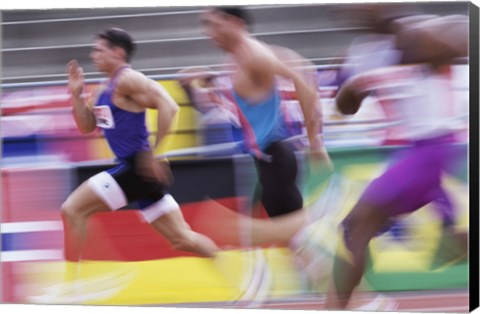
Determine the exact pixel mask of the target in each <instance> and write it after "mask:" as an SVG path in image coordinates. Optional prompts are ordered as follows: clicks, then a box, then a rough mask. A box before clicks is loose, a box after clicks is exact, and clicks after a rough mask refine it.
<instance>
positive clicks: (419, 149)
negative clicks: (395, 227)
mask: <svg viewBox="0 0 480 314" xmlns="http://www.w3.org/2000/svg"><path fill="white" fill-rule="evenodd" d="M454 144H455V138H454V136H453V135H446V136H441V137H437V138H432V139H428V140H421V141H416V142H414V143H413V145H412V147H410V148H408V149H407V150H406V151H403V152H402V157H401V158H400V159H399V160H398V161H397V162H396V163H394V164H393V165H391V166H390V167H389V168H388V169H387V170H386V171H385V172H384V173H383V174H382V175H381V176H380V177H378V178H377V179H375V180H373V181H372V182H371V183H370V184H369V185H368V187H367V188H366V190H365V191H364V193H363V195H362V196H361V198H360V202H362V203H364V204H365V203H367V204H370V205H372V206H375V207H376V208H381V209H382V210H386V211H388V212H387V213H388V214H389V216H397V215H401V214H407V213H411V212H414V211H416V210H417V209H419V208H421V207H423V206H425V205H426V204H428V203H430V202H432V201H438V202H439V203H441V204H442V205H444V206H439V209H440V211H442V212H441V213H440V214H441V215H442V216H443V218H444V219H449V217H450V218H451V217H452V215H453V212H452V211H453V209H452V206H451V204H450V202H449V201H448V199H447V200H445V198H446V194H445V192H444V191H443V189H442V187H441V176H442V173H443V172H444V171H448V170H451V168H452V167H454V166H455V164H457V163H458V161H459V158H460V156H461V154H460V150H459V149H458V147H457V145H454ZM445 205H446V206H445Z"/></svg>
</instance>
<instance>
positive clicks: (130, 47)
mask: <svg viewBox="0 0 480 314" xmlns="http://www.w3.org/2000/svg"><path fill="white" fill-rule="evenodd" d="M96 37H97V38H100V39H105V40H106V41H108V43H109V45H110V46H111V47H120V48H122V49H123V50H125V54H126V57H125V58H126V61H127V62H130V58H131V57H132V55H133V53H134V52H135V44H134V43H133V40H132V37H131V36H130V34H129V33H128V32H127V31H125V30H123V29H121V28H117V27H112V28H108V29H106V30H104V31H103V32H101V33H98V34H97V35H96Z"/></svg>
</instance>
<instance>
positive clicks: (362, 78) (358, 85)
mask: <svg viewBox="0 0 480 314" xmlns="http://www.w3.org/2000/svg"><path fill="white" fill-rule="evenodd" d="M367 79H368V78H367V76H366V75H365V74H359V75H355V76H353V77H351V78H349V79H348V80H347V81H346V82H345V83H344V84H343V85H342V87H341V88H340V90H339V91H338V92H337V96H336V97H335V103H336V106H337V110H338V111H339V112H341V113H342V114H347V115H349V114H355V113H357V111H358V109H360V105H361V104H362V101H363V99H365V98H366V97H367V96H368V94H369V92H368V91H366V86H365V82H366V80H367Z"/></svg>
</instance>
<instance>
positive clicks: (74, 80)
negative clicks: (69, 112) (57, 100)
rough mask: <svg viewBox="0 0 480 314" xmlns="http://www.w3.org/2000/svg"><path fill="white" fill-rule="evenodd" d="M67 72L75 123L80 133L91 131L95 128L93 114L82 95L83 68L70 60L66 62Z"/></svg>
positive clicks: (75, 61)
mask: <svg viewBox="0 0 480 314" xmlns="http://www.w3.org/2000/svg"><path fill="white" fill-rule="evenodd" d="M67 73H68V89H69V91H70V93H71V95H72V103H73V117H74V118H75V123H76V124H77V127H78V130H79V131H80V133H82V134H88V133H92V132H93V131H95V129H96V128H97V125H96V120H95V115H94V114H93V111H92V108H91V107H90V106H89V105H88V104H87V103H86V102H85V99H84V97H83V96H82V93H83V89H84V78H83V69H82V68H81V67H80V66H79V65H78V62H77V60H71V61H70V62H69V63H68V64H67Z"/></svg>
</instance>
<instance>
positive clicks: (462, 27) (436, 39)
mask: <svg viewBox="0 0 480 314" xmlns="http://www.w3.org/2000/svg"><path fill="white" fill-rule="evenodd" d="M393 26H394V29H395V30H396V34H397V38H398V42H397V44H398V47H399V48H400V49H402V50H403V51H404V52H405V58H406V59H407V60H406V61H408V62H430V63H432V64H433V65H441V64H446V63H450V62H451V60H452V59H454V58H460V57H467V56H468V30H469V23H468V17H467V16H464V15H449V16H442V17H438V16H433V17H430V18H425V19H420V18H417V19H415V18H414V17H406V18H401V19H398V20H395V21H394V22H393Z"/></svg>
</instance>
